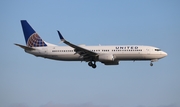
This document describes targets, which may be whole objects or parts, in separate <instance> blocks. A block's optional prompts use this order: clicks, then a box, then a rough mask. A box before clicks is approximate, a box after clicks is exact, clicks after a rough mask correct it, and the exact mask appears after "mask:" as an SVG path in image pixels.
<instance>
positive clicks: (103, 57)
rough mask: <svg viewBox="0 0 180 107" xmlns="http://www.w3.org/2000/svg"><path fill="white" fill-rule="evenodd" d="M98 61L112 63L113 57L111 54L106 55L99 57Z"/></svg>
mask: <svg viewBox="0 0 180 107" xmlns="http://www.w3.org/2000/svg"><path fill="white" fill-rule="evenodd" d="M98 59H99V61H101V62H109V61H114V59H115V58H114V56H113V55H111V54H108V55H99V58H98Z"/></svg>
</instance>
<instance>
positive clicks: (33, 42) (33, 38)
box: [21, 20, 47, 47]
mask: <svg viewBox="0 0 180 107" xmlns="http://www.w3.org/2000/svg"><path fill="white" fill-rule="evenodd" d="M21 25H22V29H23V33H24V38H25V41H26V45H27V46H28V47H44V46H47V44H46V43H45V42H44V41H43V40H42V39H41V37H40V36H39V35H38V34H37V33H36V32H35V31H34V29H33V28H32V27H31V26H30V25H29V23H28V22H27V21H26V20H21Z"/></svg>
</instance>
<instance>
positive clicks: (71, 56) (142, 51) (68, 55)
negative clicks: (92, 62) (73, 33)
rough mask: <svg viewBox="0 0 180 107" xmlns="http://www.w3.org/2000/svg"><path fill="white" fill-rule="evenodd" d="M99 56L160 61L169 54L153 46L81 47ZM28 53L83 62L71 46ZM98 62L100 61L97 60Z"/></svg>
mask: <svg viewBox="0 0 180 107" xmlns="http://www.w3.org/2000/svg"><path fill="white" fill-rule="evenodd" d="M80 47H83V48H85V49H87V50H90V51H93V52H96V53H98V54H99V55H113V57H114V60H116V61H120V60H134V61H135V60H158V59H161V58H163V57H165V56H167V53H165V52H163V51H161V50H160V49H158V48H156V47H152V46H139V45H121V46H118V45H117V46H80ZM33 48H34V49H35V50H31V51H26V52H27V53H30V54H33V55H35V56H40V57H45V58H49V59H54V60H62V61H83V58H82V57H81V56H80V55H79V54H77V53H76V52H75V51H74V48H71V47H69V46H47V47H33ZM97 61H98V60H97Z"/></svg>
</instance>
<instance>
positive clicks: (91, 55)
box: [57, 31, 98, 61]
mask: <svg viewBox="0 0 180 107" xmlns="http://www.w3.org/2000/svg"><path fill="white" fill-rule="evenodd" d="M57 32H58V35H59V37H60V39H61V41H62V42H63V43H65V44H66V45H69V46H70V47H72V48H74V51H75V52H76V53H75V54H79V55H80V57H83V59H84V60H86V61H89V60H95V58H96V57H97V56H98V53H96V52H93V51H90V50H88V49H85V48H82V47H80V46H77V45H74V44H72V43H70V42H68V41H67V40H65V39H64V37H63V36H62V35H61V33H60V32H59V31H57Z"/></svg>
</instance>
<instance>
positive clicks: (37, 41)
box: [27, 33, 47, 47]
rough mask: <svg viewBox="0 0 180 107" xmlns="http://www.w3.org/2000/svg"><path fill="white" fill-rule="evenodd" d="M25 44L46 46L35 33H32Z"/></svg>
mask: <svg viewBox="0 0 180 107" xmlns="http://www.w3.org/2000/svg"><path fill="white" fill-rule="evenodd" d="M27 46H29V47H43V46H47V45H46V44H45V43H44V41H43V40H42V39H41V38H40V37H39V35H38V34H37V33H33V34H32V35H31V36H30V37H29V39H28V42H27Z"/></svg>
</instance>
